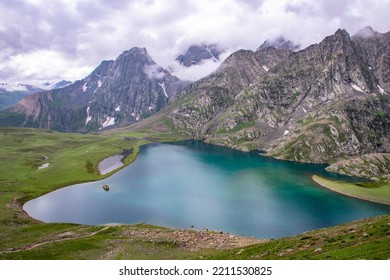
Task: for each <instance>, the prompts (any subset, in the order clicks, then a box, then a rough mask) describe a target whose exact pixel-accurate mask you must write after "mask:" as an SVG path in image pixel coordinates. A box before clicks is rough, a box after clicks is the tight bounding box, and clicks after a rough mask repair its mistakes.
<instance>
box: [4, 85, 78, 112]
mask: <svg viewBox="0 0 390 280" xmlns="http://www.w3.org/2000/svg"><path fill="white" fill-rule="evenodd" d="M71 83H72V82H70V81H65V80H62V81H60V82H58V83H56V84H54V85H52V84H50V83H45V84H43V85H39V86H33V85H28V84H21V83H6V82H2V83H0V111H1V110H4V109H6V108H8V107H10V106H12V105H14V104H16V103H17V102H18V101H19V100H21V99H23V98H24V97H26V96H27V95H30V94H32V93H36V92H40V91H45V90H47V89H57V88H62V87H66V86H68V85H70V84H71Z"/></svg>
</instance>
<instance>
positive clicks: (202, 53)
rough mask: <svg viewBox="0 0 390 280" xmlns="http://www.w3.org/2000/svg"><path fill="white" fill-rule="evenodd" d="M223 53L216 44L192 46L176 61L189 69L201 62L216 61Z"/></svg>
mask: <svg viewBox="0 0 390 280" xmlns="http://www.w3.org/2000/svg"><path fill="white" fill-rule="evenodd" d="M223 52H224V51H223V50H222V49H221V48H219V47H218V46H217V45H216V44H211V45H207V44H202V45H192V46H190V47H189V48H188V50H187V51H186V53H185V54H182V55H179V56H178V57H177V58H176V61H178V62H179V63H180V64H181V65H183V66H185V67H191V66H192V65H197V64H199V63H201V62H202V61H203V60H208V59H211V60H214V61H217V60H218V59H219V56H220V55H221V54H222V53H223Z"/></svg>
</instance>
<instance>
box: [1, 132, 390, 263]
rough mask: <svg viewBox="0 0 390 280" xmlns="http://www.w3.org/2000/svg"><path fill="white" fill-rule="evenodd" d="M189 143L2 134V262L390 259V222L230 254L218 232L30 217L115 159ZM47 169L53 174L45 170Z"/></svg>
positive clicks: (161, 137) (117, 135) (113, 135)
mask: <svg viewBox="0 0 390 280" xmlns="http://www.w3.org/2000/svg"><path fill="white" fill-rule="evenodd" d="M181 139H183V137H182V136H180V135H176V134H172V133H169V132H159V133H156V132H154V131H149V130H143V131H136V132H134V131H133V132H128V131H126V130H116V131H113V132H105V133H100V134H75V133H60V132H53V131H50V130H42V129H27V128H0V143H1V145H0V208H1V211H0V259H76V260H79V259H387V258H390V241H389V240H390V238H389V236H390V216H382V217H376V218H371V219H366V220H364V221H357V222H353V223H349V224H346V225H341V226H338V227H333V228H327V229H321V230H317V231H313V232H308V233H304V234H302V235H298V236H294V237H290V238H283V239H277V240H270V241H268V242H264V241H260V240H259V241H258V242H257V241H256V242H255V243H256V244H254V245H250V246H248V245H245V246H244V247H239V246H233V247H229V248H225V247H218V246H215V245H214V244H218V242H220V243H221V242H222V241H221V237H222V235H220V234H219V233H215V232H199V231H196V230H193V231H184V230H183V231H181V230H174V229H166V228H161V227H155V226H151V225H144V224H140V225H119V226H118V225H105V226H86V225H77V224H59V223H47V224H46V223H42V222H40V221H36V220H34V219H32V218H30V217H29V216H28V215H27V214H26V213H25V212H24V211H23V210H22V205H23V203H24V202H26V201H28V200H30V199H33V198H36V197H38V196H40V195H43V194H45V193H47V192H50V191H53V190H55V189H58V188H61V187H64V186H67V185H70V184H74V183H78V182H85V181H92V180H100V179H102V178H105V177H106V176H109V175H110V174H107V175H105V176H102V175H100V174H99V172H98V168H97V165H98V163H99V162H100V161H101V160H103V159H104V158H106V157H108V156H111V155H115V154H119V153H121V152H123V151H124V150H132V151H133V152H132V153H131V154H130V155H129V156H128V157H127V158H126V160H125V163H126V164H125V166H126V165H127V164H130V163H131V162H132V161H133V160H135V159H136V156H137V153H138V150H139V147H140V146H141V145H144V144H147V143H150V142H151V141H161V142H162V141H176V140H181ZM44 163H49V164H50V165H49V167H48V168H45V169H38V167H39V166H41V165H42V164H44ZM177 236H185V237H186V238H185V239H178V238H177ZM224 238H227V239H228V238H230V237H229V236H224ZM251 242H252V243H253V240H252V241H251ZM242 244H245V243H242Z"/></svg>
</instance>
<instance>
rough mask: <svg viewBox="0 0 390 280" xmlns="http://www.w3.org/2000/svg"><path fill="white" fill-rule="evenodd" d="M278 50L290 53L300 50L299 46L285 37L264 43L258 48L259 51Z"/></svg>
mask: <svg viewBox="0 0 390 280" xmlns="http://www.w3.org/2000/svg"><path fill="white" fill-rule="evenodd" d="M270 47H273V48H276V49H282V50H289V51H293V52H294V51H297V50H299V49H300V45H299V44H295V43H294V42H292V41H290V40H288V41H286V39H284V37H283V36H280V37H277V38H276V39H273V40H265V41H264V43H263V44H262V45H261V46H260V47H258V48H257V50H258V51H259V50H263V49H267V48H270Z"/></svg>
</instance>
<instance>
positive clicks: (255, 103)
mask: <svg viewBox="0 0 390 280" xmlns="http://www.w3.org/2000/svg"><path fill="white" fill-rule="evenodd" d="M366 30H368V29H366ZM362 32H363V33H364V34H365V35H366V33H367V32H364V31H362ZM362 32H359V33H357V34H356V35H355V36H353V37H352V38H351V37H350V36H349V34H348V33H347V32H346V31H345V30H338V31H337V32H336V33H335V34H334V35H331V36H328V37H326V38H325V39H324V40H323V41H322V42H320V43H319V44H315V45H312V46H309V47H308V48H306V49H304V50H301V51H298V52H292V51H291V50H285V49H277V48H272V49H271V48H270V47H264V48H259V49H258V50H257V51H256V52H250V51H239V52H237V53H234V54H233V55H232V56H231V57H229V58H228V59H227V60H226V62H225V63H223V64H222V65H221V67H220V69H218V70H217V71H216V72H215V73H213V74H212V75H210V76H208V77H206V78H204V79H202V80H201V81H199V82H197V83H194V84H192V85H191V87H189V88H188V89H187V92H186V95H187V96H191V98H187V99H186V101H185V102H183V104H181V105H180V106H179V107H177V108H175V109H173V110H172V111H171V112H170V113H169V114H168V117H169V118H170V119H171V120H172V123H173V126H174V128H175V129H176V130H177V131H179V132H182V133H187V134H188V135H190V136H191V137H193V138H195V139H201V140H204V141H206V142H210V143H214V144H217V145H223V146H228V147H232V148H236V149H241V150H255V149H258V150H265V151H267V153H268V154H269V155H272V156H275V157H278V158H283V159H289V160H295V161H305V162H317V163H325V162H332V161H334V160H335V159H339V158H343V157H348V156H351V155H361V154H366V153H372V152H382V153H383V152H385V153H386V152H389V151H390V102H389V96H388V95H387V92H390V91H389V88H388V81H389V80H388V79H389V75H388V70H389V67H388V65H389V64H388V59H389V54H390V52H389V48H388V45H389V39H388V38H389V33H386V34H379V33H376V32H371V34H368V35H369V36H362ZM374 46H375V47H374ZM267 50H268V51H267ZM244 54H245V55H244ZM236 57H239V59H236V60H234V58H236ZM229 61H234V62H233V63H231V62H229ZM271 62H272V63H273V65H272V66H271V65H270V63H271ZM267 64H268V65H270V66H271V67H270V68H268V67H263V66H262V65H267ZM227 66H230V67H231V69H234V71H235V74H231V73H229V72H227V71H226V70H224V69H225V68H228V67H227ZM266 68H268V69H266ZM248 69H251V70H252V71H254V72H253V75H249V74H248ZM267 70H268V71H267ZM225 71H226V72H225ZM223 75H226V76H227V77H229V78H223ZM216 77H221V79H220V80H218V79H217V78H216ZM235 77H237V78H235ZM205 85H207V86H205Z"/></svg>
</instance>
